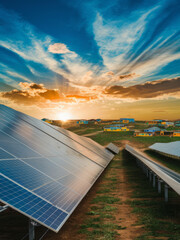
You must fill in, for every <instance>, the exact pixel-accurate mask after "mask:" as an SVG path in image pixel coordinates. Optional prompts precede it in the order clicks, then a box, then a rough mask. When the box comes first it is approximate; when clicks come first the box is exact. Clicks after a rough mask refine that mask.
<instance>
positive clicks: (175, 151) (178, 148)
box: [149, 141, 180, 158]
mask: <svg viewBox="0 0 180 240" xmlns="http://www.w3.org/2000/svg"><path fill="white" fill-rule="evenodd" d="M149 148H150V149H152V150H155V151H158V152H160V153H162V154H166V155H170V156H172V157H175V158H180V141H176V142H170V143H155V144H153V145H151V146H150V147H149Z"/></svg>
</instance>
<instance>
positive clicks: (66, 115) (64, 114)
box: [58, 112, 71, 122]
mask: <svg viewBox="0 0 180 240" xmlns="http://www.w3.org/2000/svg"><path fill="white" fill-rule="evenodd" d="M70 118H71V114H70V113H68V112H61V113H59V114H58V119H59V120H61V121H63V122H66V121H68V120H69V119H70Z"/></svg>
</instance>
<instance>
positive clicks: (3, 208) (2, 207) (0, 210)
mask: <svg viewBox="0 0 180 240" xmlns="http://www.w3.org/2000/svg"><path fill="white" fill-rule="evenodd" d="M8 207H9V206H8V205H4V206H0V212H4V211H5V210H7V209H8Z"/></svg>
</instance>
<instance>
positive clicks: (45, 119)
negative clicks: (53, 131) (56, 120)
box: [41, 118, 53, 123]
mask: <svg viewBox="0 0 180 240" xmlns="http://www.w3.org/2000/svg"><path fill="white" fill-rule="evenodd" d="M41 120H42V121H43V122H47V123H52V122H53V121H52V120H50V119H48V118H43V119H41Z"/></svg>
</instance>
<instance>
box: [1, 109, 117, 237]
mask: <svg viewBox="0 0 180 240" xmlns="http://www.w3.org/2000/svg"><path fill="white" fill-rule="evenodd" d="M113 156H114V155H113V154H112V153H110V152H108V151H107V150H106V149H104V148H103V147H102V146H100V145H98V144H97V143H95V142H93V141H92V140H89V139H86V138H84V137H80V136H76V135H75V134H74V133H71V132H69V131H67V130H63V129H61V128H60V131H58V130H57V129H55V128H54V127H53V126H49V125H48V124H46V123H44V122H42V121H40V120H37V119H35V118H32V117H30V116H27V115H25V114H23V113H20V112H17V111H15V110H13V109H11V108H8V107H6V106H3V105H0V180H1V181H0V183H1V184H0V192H1V193H2V194H1V201H2V202H4V203H6V204H8V205H10V206H11V207H13V208H14V209H16V210H17V211H19V212H21V213H23V214H25V215H27V216H29V217H30V218H32V219H34V220H35V221H37V222H39V223H41V224H42V225H45V226H46V227H49V228H50V229H52V230H54V231H56V232H57V231H58V230H59V229H60V228H61V226H62V225H63V223H64V222H65V221H66V219H67V218H68V217H69V216H70V214H71V213H72V211H73V210H74V209H75V207H76V206H77V205H78V203H79V202H80V201H81V199H82V198H83V197H84V196H85V194H86V193H87V191H88V190H89V189H90V187H91V186H92V185H93V183H94V182H95V181H96V179H97V178H98V177H99V175H100V174H101V173H102V171H103V170H104V168H105V167H106V166H107V165H108V163H109V162H110V161H111V159H112V157H113Z"/></svg>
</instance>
